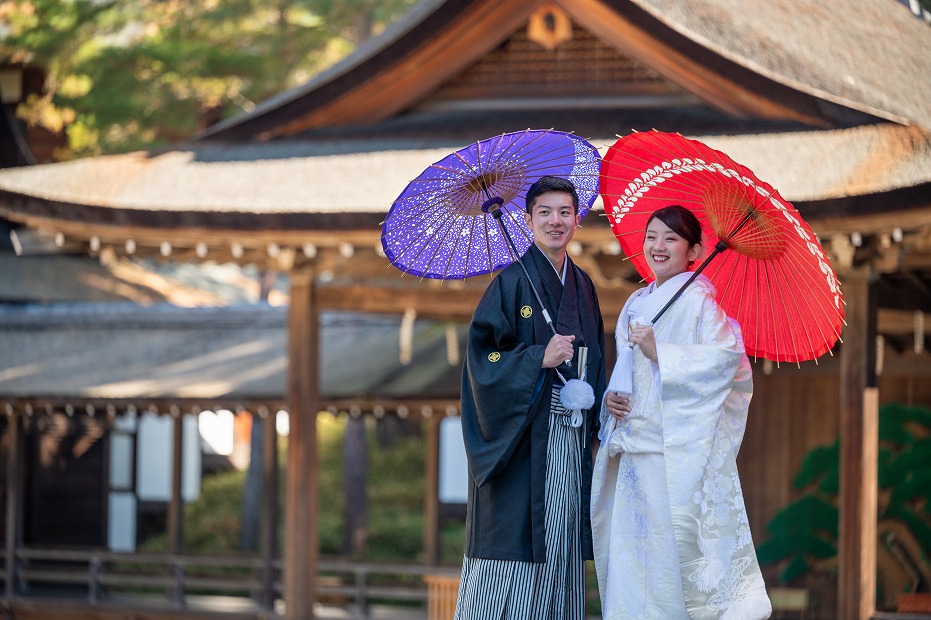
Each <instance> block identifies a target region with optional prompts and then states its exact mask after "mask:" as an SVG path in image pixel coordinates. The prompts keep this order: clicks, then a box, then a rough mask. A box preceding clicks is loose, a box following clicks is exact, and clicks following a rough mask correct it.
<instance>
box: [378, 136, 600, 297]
mask: <svg viewBox="0 0 931 620" xmlns="http://www.w3.org/2000/svg"><path fill="white" fill-rule="evenodd" d="M600 162H601V157H600V156H599V154H598V150H597V149H596V148H595V147H594V146H592V145H591V144H589V143H588V142H587V141H585V140H583V139H582V138H579V137H578V136H575V135H573V134H570V133H565V132H561V131H553V130H532V129H528V130H526V131H520V132H514V133H506V134H502V135H500V136H496V137H494V138H489V139H487V140H481V141H479V142H476V143H475V144H473V145H470V146H468V147H466V148H464V149H462V150H459V151H456V152H455V153H452V154H450V155H449V156H447V157H445V158H444V159H442V160H440V161H438V162H436V163H435V164H432V165H431V166H430V167H428V168H427V169H426V170H425V171H424V172H423V173H422V174H421V175H420V176H419V177H417V178H416V179H414V180H413V181H411V182H410V183H409V184H408V186H407V187H406V188H404V191H403V192H401V195H400V196H398V198H397V200H395V201H394V203H393V204H392V206H391V210H390V211H389V212H388V216H387V217H386V218H385V221H384V222H383V224H382V237H381V243H382V247H383V248H384V250H385V256H387V257H388V260H389V261H391V263H392V264H393V265H394V266H396V267H397V268H398V269H400V270H401V271H403V272H404V273H409V274H411V275H414V276H418V277H421V278H434V279H440V280H446V279H462V278H468V277H471V276H477V275H481V274H485V273H491V272H493V271H496V270H498V269H501V268H503V267H506V266H507V265H509V264H511V263H512V262H514V261H515V260H517V259H518V257H519V256H520V255H521V254H523V253H524V252H525V251H526V250H527V248H528V247H530V244H531V242H532V241H533V236H532V233H531V232H530V230H529V229H528V228H527V224H526V222H525V220H524V196H525V195H526V193H527V190H528V189H529V188H530V186H531V185H532V184H533V183H534V182H535V181H536V180H537V179H539V178H540V177H542V176H546V175H552V176H557V177H562V178H566V179H569V180H570V181H572V183H573V184H574V185H575V187H576V191H577V192H578V194H579V216H584V215H585V214H586V213H588V211H589V209H591V206H592V203H593V202H594V201H595V199H596V198H597V197H598V172H599V168H600ZM499 209H500V211H499V215H500V218H498V220H497V221H495V220H496V217H495V214H494V212H495V211H496V210H499ZM499 223H500V224H499ZM501 226H504V227H505V228H506V230H507V233H508V235H509V236H510V238H511V240H512V241H513V245H514V247H513V249H512V247H511V246H510V245H509V243H508V240H507V238H506V237H505V235H504V234H502V230H501ZM515 250H516V252H517V254H516V255H515V253H514V251H515Z"/></svg>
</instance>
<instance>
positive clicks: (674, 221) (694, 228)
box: [647, 205, 701, 247]
mask: <svg viewBox="0 0 931 620" xmlns="http://www.w3.org/2000/svg"><path fill="white" fill-rule="evenodd" d="M654 218H655V219H658V220H659V221H661V222H662V223H663V224H665V225H666V226H669V229H670V230H672V231H673V232H674V233H676V234H677V235H679V236H680V237H682V238H683V239H685V240H686V241H688V244H689V247H692V246H693V245H696V244H698V245H701V222H699V221H698V218H697V217H695V214H694V213H692V212H691V211H690V210H688V209H686V208H685V207H683V206H681V205H669V206H668V207H663V208H662V209H659V210H657V211H654V212H653V215H651V216H650V219H649V220H647V226H649V225H650V222H652V221H653V219H654Z"/></svg>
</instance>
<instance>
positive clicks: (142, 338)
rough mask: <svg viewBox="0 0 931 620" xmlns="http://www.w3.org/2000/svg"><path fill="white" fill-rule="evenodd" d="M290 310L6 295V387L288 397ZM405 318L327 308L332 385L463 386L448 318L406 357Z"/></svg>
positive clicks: (369, 392)
mask: <svg viewBox="0 0 931 620" xmlns="http://www.w3.org/2000/svg"><path fill="white" fill-rule="evenodd" d="M286 314H287V309H285V308H274V307H268V306H251V307H249V306H242V307H228V308H199V309H191V308H176V307H172V306H167V305H158V306H152V307H142V306H138V305H135V304H120V303H108V304H57V305H55V306H19V307H4V306H0V350H2V351H3V352H4V354H3V355H2V356H0V399H11V398H22V399H30V398H38V397H57V398H71V399H80V398H84V399H140V400H141V401H144V400H145V399H148V398H151V399H160V400H167V401H170V400H172V399H188V400H190V399H195V400H202V401H204V402H205V403H206V404H207V405H210V401H217V402H220V403H226V404H227V405H229V404H230V403H234V402H238V401H249V402H256V401H258V402H261V401H272V402H284V401H286V392H285V390H286V378H287V338H286V331H285V323H286ZM400 321H401V319H400V318H399V317H376V316H371V315H362V314H352V313H340V314H333V313H327V314H324V315H322V316H321V324H320V351H321V354H320V355H321V363H320V389H321V394H322V397H323V398H325V399H329V400H332V399H340V398H352V399H365V398H373V399H374V398H378V399H404V398H408V397H411V398H414V397H415V398H417V399H424V398H449V399H455V398H458V394H459V380H460V376H461V362H459V361H458V360H455V361H454V362H453V363H450V361H449V360H448V359H447V355H448V352H447V334H446V326H445V325H444V324H438V323H435V322H431V321H426V320H418V321H416V322H415V323H414V328H413V332H412V336H411V341H410V342H411V347H412V348H411V358H410V359H411V361H410V363H409V364H407V365H405V364H402V363H401V362H400V361H399V356H400V342H401V339H400V336H399V329H400ZM456 329H457V332H456V338H455V344H456V346H464V327H462V326H459V327H457V328H456ZM360 350H364V354H363V355H360V354H359V352H360ZM461 350H463V351H464V349H461Z"/></svg>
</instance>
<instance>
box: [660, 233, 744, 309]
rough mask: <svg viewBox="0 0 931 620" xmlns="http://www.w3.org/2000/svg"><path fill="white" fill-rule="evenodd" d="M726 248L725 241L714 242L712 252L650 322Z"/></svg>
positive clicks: (667, 307) (677, 297)
mask: <svg viewBox="0 0 931 620" xmlns="http://www.w3.org/2000/svg"><path fill="white" fill-rule="evenodd" d="M726 249H727V243H725V242H724V241H718V242H717V243H716V244H715V246H714V252H712V253H711V254H709V255H708V258H706V259H705V260H704V261H702V264H701V265H699V266H698V269H696V270H695V273H693V274H692V277H691V278H689V279H688V281H687V282H686V283H685V284H683V285H682V286H681V288H679V290H678V291H676V294H675V295H673V296H672V299H670V300H669V301H667V302H666V305H665V306H663V309H662V310H660V311H659V312H657V313H656V316H654V317H653V321H652V323H653V324H654V325H655V324H656V322H657V321H658V320H659V317H661V316H663V313H664V312H666V311H667V310H669V306H671V305H672V302H674V301H675V300H677V299H679V296H680V295H682V293H684V292H685V289H687V288H688V287H689V284H691V283H692V282H694V281H695V278H697V277H698V274H700V273H701V272H702V271H703V270H704V269H705V267H707V266H708V263H710V262H711V259H712V258H714V257H715V256H717V255H718V254H720V253H721V252H723V251H724V250H726Z"/></svg>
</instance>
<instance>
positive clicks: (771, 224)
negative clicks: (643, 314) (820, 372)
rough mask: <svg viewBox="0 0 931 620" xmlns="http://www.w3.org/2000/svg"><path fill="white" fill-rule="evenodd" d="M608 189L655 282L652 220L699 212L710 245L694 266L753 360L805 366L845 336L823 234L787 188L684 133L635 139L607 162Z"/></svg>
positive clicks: (621, 143)
mask: <svg viewBox="0 0 931 620" xmlns="http://www.w3.org/2000/svg"><path fill="white" fill-rule="evenodd" d="M600 193H601V195H602V198H603V200H604V205H605V212H606V215H607V216H608V219H609V220H610V222H611V228H612V229H613V231H614V234H615V236H616V237H617V239H618V241H620V243H621V248H622V249H623V251H624V254H625V255H626V256H627V257H628V258H629V259H630V260H631V261H633V263H634V265H635V266H636V268H637V271H638V272H639V273H640V275H642V276H643V277H644V278H645V279H647V280H652V279H653V274H652V272H651V270H650V268H649V266H648V265H647V262H646V259H645V258H644V256H643V237H644V232H645V229H646V225H647V221H648V220H649V218H650V215H651V214H652V213H653V212H654V211H656V210H657V209H661V208H663V207H666V206H669V205H673V204H679V205H682V206H684V207H687V208H688V209H690V210H691V211H692V212H694V213H695V215H697V216H698V219H699V221H700V222H701V223H702V227H703V232H704V239H703V243H702V245H703V252H702V257H701V258H700V259H699V261H696V265H695V269H696V270H698V269H703V271H702V273H704V275H706V276H708V277H709V278H710V279H711V281H712V282H713V283H714V285H715V288H717V291H718V302H719V303H720V304H721V306H722V307H723V308H724V310H725V312H727V314H728V315H729V316H731V317H733V318H735V319H737V321H738V322H739V323H740V325H741V328H742V330H743V336H744V343H745V345H746V350H747V354H748V355H749V356H751V357H754V358H756V357H762V358H765V359H770V360H773V361H775V362H794V363H798V362H802V361H805V360H810V359H815V358H817V357H819V356H821V355H823V354H824V353H826V352H828V351H830V350H831V348H832V347H833V346H834V344H835V343H836V342H837V341H838V340H839V339H840V335H841V329H842V326H843V323H844V309H843V305H844V301H843V295H842V294H841V290H840V284H839V283H838V281H837V276H836V274H835V273H834V270H833V269H832V268H831V264H830V261H829V259H828V257H827V254H826V253H825V252H824V249H823V248H822V247H821V244H820V243H819V242H818V239H817V238H816V237H815V234H814V233H813V232H812V231H811V228H810V227H809V226H808V224H806V223H805V221H804V220H803V219H802V217H801V215H799V213H798V211H796V209H795V207H793V206H792V205H791V204H790V203H789V202H788V201H786V200H784V199H783V198H782V197H781V196H780V195H779V192H777V191H776V190H774V189H773V188H772V187H771V186H769V185H768V184H767V183H764V182H763V181H761V180H759V179H757V178H756V176H755V175H754V174H753V172H751V171H750V170H749V169H748V168H746V167H745V166H742V165H740V164H737V163H736V162H734V161H733V160H731V159H730V158H729V157H728V156H727V155H725V154H724V153H721V152H720V151H716V150H714V149H712V148H710V147H708V146H707V145H705V144H703V143H702V142H699V141H697V140H690V139H688V138H685V137H683V136H681V135H679V134H672V133H664V132H659V131H648V132H642V133H633V134H631V135H629V136H627V137H624V138H620V139H619V140H618V141H617V142H616V143H615V144H614V145H613V146H611V147H610V148H609V149H608V152H607V154H606V155H605V156H604V158H603V162H602V166H601V178H600ZM709 258H710V260H708V259H709ZM702 265H705V266H702Z"/></svg>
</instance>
